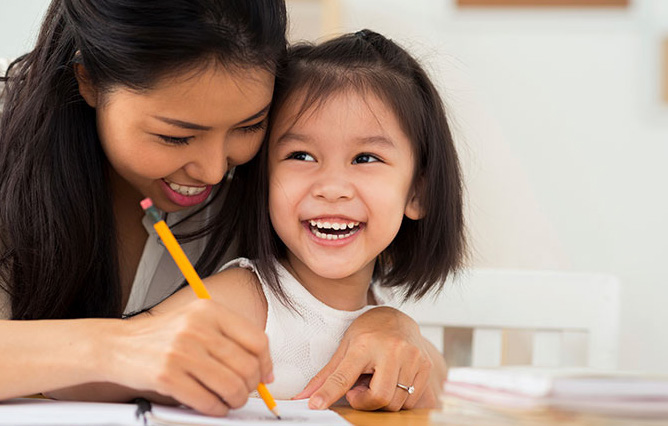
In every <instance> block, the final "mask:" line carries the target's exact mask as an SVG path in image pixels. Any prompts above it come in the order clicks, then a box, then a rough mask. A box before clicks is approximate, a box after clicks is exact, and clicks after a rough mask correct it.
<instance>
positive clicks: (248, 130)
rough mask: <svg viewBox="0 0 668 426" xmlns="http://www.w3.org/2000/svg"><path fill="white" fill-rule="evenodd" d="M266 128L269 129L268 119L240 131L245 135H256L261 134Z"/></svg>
mask: <svg viewBox="0 0 668 426" xmlns="http://www.w3.org/2000/svg"><path fill="white" fill-rule="evenodd" d="M266 128H267V119H266V118H265V119H264V120H262V121H260V122H258V123H255V124H251V125H250V126H245V127H241V128H240V129H241V131H243V132H245V133H256V132H261V131H263V130H264V129H266Z"/></svg>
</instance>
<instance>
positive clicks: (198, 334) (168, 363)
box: [128, 300, 273, 415]
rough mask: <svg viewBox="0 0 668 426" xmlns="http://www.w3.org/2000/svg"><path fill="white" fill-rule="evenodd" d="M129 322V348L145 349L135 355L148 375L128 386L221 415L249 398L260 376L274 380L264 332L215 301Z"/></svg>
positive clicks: (135, 366)
mask: <svg viewBox="0 0 668 426" xmlns="http://www.w3.org/2000/svg"><path fill="white" fill-rule="evenodd" d="M128 322H129V323H133V327H134V329H133V331H132V332H131V333H130V334H131V335H132V336H133V339H130V340H132V342H129V344H130V347H129V348H128V353H135V354H141V356H138V357H136V358H132V359H131V361H132V362H133V364H134V365H133V367H134V368H135V369H142V371H140V372H139V373H136V374H137V376H139V377H143V378H144V379H145V380H144V381H142V382H141V383H137V382H132V383H128V385H129V386H132V387H135V388H139V389H149V390H155V391H157V392H159V393H161V394H163V395H167V396H171V397H173V398H175V399H176V400H178V401H179V402H181V403H183V404H186V405H188V406H191V407H193V408H194V409H196V410H198V411H200V412H203V413H205V414H210V415H223V414H225V413H226V412H227V410H228V409H229V408H230V407H232V408H236V407H240V406H242V405H243V404H245V403H246V401H247V399H248V395H249V393H250V392H251V391H252V390H253V389H255V388H256V387H257V385H258V383H259V382H260V380H261V378H264V380H266V381H267V382H271V381H272V380H273V378H272V365H271V359H270V356H269V345H268V340H267V337H266V335H265V334H264V332H263V331H262V330H261V329H259V327H258V326H256V325H254V324H252V323H251V322H249V321H248V320H246V319H245V318H242V317H240V316H238V315H236V314H234V313H233V312H230V311H229V310H227V309H226V308H224V307H223V306H221V305H219V304H217V303H215V302H213V301H210V300H202V301H194V302H192V303H189V304H188V305H186V306H184V307H183V309H178V310H175V311H172V312H165V313H162V314H159V315H153V316H151V315H147V316H144V317H142V318H137V319H136V320H135V319H132V320H130V321H128ZM133 351H134V352H133ZM146 366H150V367H149V368H150V369H151V370H153V371H149V372H147V371H146V369H147V367H146Z"/></svg>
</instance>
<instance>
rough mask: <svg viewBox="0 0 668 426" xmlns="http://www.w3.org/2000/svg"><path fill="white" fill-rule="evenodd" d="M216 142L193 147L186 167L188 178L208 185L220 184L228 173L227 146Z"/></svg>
mask: <svg viewBox="0 0 668 426" xmlns="http://www.w3.org/2000/svg"><path fill="white" fill-rule="evenodd" d="M216 142H217V143H210V142H209V143H206V144H202V145H200V146H193V152H192V153H191V155H190V158H189V159H188V160H189V161H188V162H187V163H186V165H185V167H184V169H185V171H186V173H187V174H188V176H190V177H191V178H193V179H196V180H197V181H199V182H201V183H204V184H206V185H216V184H218V183H220V181H221V180H223V176H225V173H227V167H228V161H227V156H226V153H225V144H224V143H223V142H221V141H216Z"/></svg>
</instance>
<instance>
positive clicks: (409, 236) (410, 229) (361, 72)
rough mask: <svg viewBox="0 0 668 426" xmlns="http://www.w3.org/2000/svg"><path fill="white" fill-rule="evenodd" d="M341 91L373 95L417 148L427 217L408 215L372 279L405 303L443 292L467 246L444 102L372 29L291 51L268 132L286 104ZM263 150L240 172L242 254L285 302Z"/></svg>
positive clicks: (402, 53)
mask: <svg viewBox="0 0 668 426" xmlns="http://www.w3.org/2000/svg"><path fill="white" fill-rule="evenodd" d="M346 90H353V91H355V92H357V93H362V94H373V95H375V96H377V97H378V98H379V99H380V100H381V101H383V102H385V103H386V104H387V105H388V106H389V107H390V108H391V109H392V111H393V112H394V114H395V116H396V118H397V119H398V121H399V123H400V125H401V127H402V130H403V131H404V132H405V133H406V135H407V136H408V137H409V139H410V140H411V141H412V142H413V150H414V153H415V155H414V157H415V176H414V178H413V184H414V188H415V190H416V192H417V194H418V197H419V200H420V203H421V206H422V208H423V211H424V213H425V215H424V217H423V218H422V219H420V220H410V219H408V218H406V217H404V220H403V222H402V224H401V228H400V230H399V232H398V234H397V236H396V237H395V239H394V241H392V243H391V244H390V246H389V247H387V249H385V250H384V251H383V252H382V253H381V254H380V256H379V257H378V259H377V261H376V265H375V268H374V279H376V280H377V281H378V282H379V283H380V284H381V285H382V286H387V287H397V288H399V289H400V290H401V291H402V292H403V295H404V297H405V298H406V299H408V298H411V297H414V298H420V297H422V296H424V295H425V294H427V293H428V292H429V291H430V290H431V289H434V288H436V289H440V287H442V285H443V283H444V282H445V280H446V278H447V277H448V276H449V275H450V274H452V273H454V272H456V271H457V270H458V269H459V268H460V267H461V265H462V263H463V259H464V257H465V254H464V253H465V246H466V243H465V236H464V234H465V231H464V218H463V201H462V192H463V190H462V180H461V174H460V166H459V160H458V158H457V153H456V151H455V146H454V143H453V140H452V136H451V133H450V128H449V125H448V121H447V119H446V114H445V109H444V107H443V103H442V101H441V98H440V96H439V94H438V92H437V90H436V88H435V87H434V85H433V84H432V83H431V81H430V80H429V78H428V76H427V74H426V73H425V71H424V70H423V69H422V67H420V65H419V64H418V63H417V61H416V60H415V59H414V58H413V57H412V56H411V55H410V54H409V53H408V52H406V50H404V49H403V48H401V47H400V46H398V45H397V44H396V43H394V42H393V41H391V40H389V39H387V38H385V37H384V36H382V35H380V34H378V33H375V32H373V31H369V30H362V31H359V32H357V33H354V34H347V35H344V36H341V37H338V38H335V39H333V40H330V41H327V42H325V43H322V44H320V45H312V44H299V45H295V46H293V47H291V48H289V49H288V55H287V57H286V60H285V62H284V63H283V64H282V65H281V66H280V68H279V71H278V74H277V80H276V88H275V93H274V101H273V106H272V112H271V117H270V127H269V131H268V133H267V134H269V133H270V132H271V127H272V119H273V118H274V117H276V114H277V112H278V111H279V110H280V109H281V108H282V107H283V106H284V105H285V104H286V102H295V101H298V100H300V99H303V101H302V104H301V108H300V110H299V111H300V114H298V117H299V116H301V115H302V114H304V113H306V112H307V111H308V110H310V109H311V108H313V107H315V108H317V107H318V106H319V105H321V104H322V103H323V102H325V101H326V99H327V98H328V97H330V96H331V95H333V94H337V93H340V92H342V91H346ZM295 94H298V95H299V96H298V98H297V97H295V96H293V95H295ZM302 96H303V97H302ZM297 119H298V118H297ZM267 153H268V149H267V144H266V143H265V144H264V146H263V147H262V149H261V151H260V155H258V156H257V157H256V158H255V159H254V160H253V161H252V162H251V163H249V164H248V165H245V166H241V167H238V168H237V173H238V174H240V175H242V179H243V180H246V181H247V182H249V183H250V185H251V188H250V189H249V190H248V197H247V198H246V200H245V202H246V203H248V204H249V205H250V208H248V209H247V211H248V212H249V213H250V214H249V215H248V216H246V217H245V222H244V225H243V238H242V240H241V241H240V242H241V247H240V250H241V253H242V254H245V255H247V256H249V257H251V258H254V259H256V260H257V262H258V267H259V270H260V273H261V275H262V276H263V278H264V279H265V280H266V281H267V282H268V283H269V284H270V286H271V287H272V289H273V290H274V291H275V292H276V293H277V294H278V295H279V296H281V297H284V296H283V293H282V291H281V288H280V285H279V283H278V281H277V279H276V270H275V268H274V267H273V262H272V259H275V258H281V257H282V256H284V255H285V250H286V248H285V246H284V245H283V244H282V242H281V241H280V239H279V238H278V236H277V235H276V233H275V232H274V231H273V229H272V227H271V222H270V218H269V213H268V176H267V161H268V160H267Z"/></svg>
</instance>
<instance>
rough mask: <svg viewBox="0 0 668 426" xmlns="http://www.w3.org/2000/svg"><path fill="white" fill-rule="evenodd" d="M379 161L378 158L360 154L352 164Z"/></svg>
mask: <svg viewBox="0 0 668 426" xmlns="http://www.w3.org/2000/svg"><path fill="white" fill-rule="evenodd" d="M376 161H380V159H379V158H378V157H376V156H375V155H371V154H360V155H358V156H357V157H355V159H354V160H353V164H363V163H374V162H376Z"/></svg>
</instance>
